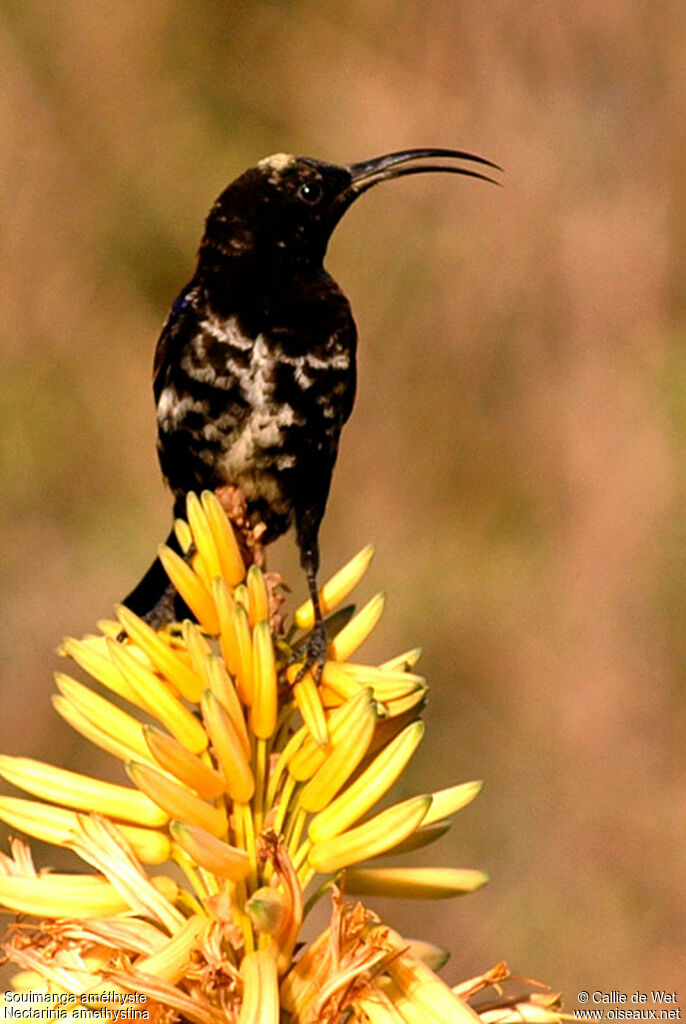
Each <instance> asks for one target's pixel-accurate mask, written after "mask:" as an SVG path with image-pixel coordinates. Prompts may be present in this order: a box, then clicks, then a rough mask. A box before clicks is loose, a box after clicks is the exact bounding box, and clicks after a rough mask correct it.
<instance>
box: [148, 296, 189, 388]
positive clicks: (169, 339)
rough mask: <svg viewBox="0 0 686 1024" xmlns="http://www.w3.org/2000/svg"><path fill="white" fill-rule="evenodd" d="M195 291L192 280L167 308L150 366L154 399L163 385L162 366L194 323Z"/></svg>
mask: <svg viewBox="0 0 686 1024" xmlns="http://www.w3.org/2000/svg"><path fill="white" fill-rule="evenodd" d="M194 293H195V286H194V282H193V281H191V283H190V284H188V285H186V287H185V288H184V289H183V290H182V291H181V292H180V293H179V294H178V295H177V297H176V299H175V300H174V302H173V303H172V307H171V309H170V310H169V313H168V315H167V319H166V320H165V321H164V324H163V326H162V332H161V334H160V336H159V339H158V342H157V345H156V346H155V358H154V360H153V367H152V384H153V390H154V392H155V401H158V400H159V397H160V392H161V390H162V388H163V387H164V383H163V379H162V377H163V374H162V368H163V367H164V366H166V364H167V363H168V361H169V359H170V358H172V359H173V358H174V350H175V349H176V348H177V347H178V346H179V344H182V343H183V340H184V339H185V337H186V335H187V332H188V329H189V327H191V326H194V325H195V323H196V314H195V310H194V308H193V296H194Z"/></svg>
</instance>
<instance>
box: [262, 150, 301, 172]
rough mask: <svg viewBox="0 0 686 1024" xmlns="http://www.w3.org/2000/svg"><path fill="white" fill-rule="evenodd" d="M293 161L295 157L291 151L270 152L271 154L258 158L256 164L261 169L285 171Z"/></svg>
mask: <svg viewBox="0 0 686 1024" xmlns="http://www.w3.org/2000/svg"><path fill="white" fill-rule="evenodd" d="M293 163H295V157H294V156H293V155H292V154H291V153H272V155H271V156H266V157H265V158H264V159H263V160H260V162H259V164H258V165H257V166H258V167H261V168H262V169H263V170H270V171H285V169H286V168H287V167H290V165H291V164H293Z"/></svg>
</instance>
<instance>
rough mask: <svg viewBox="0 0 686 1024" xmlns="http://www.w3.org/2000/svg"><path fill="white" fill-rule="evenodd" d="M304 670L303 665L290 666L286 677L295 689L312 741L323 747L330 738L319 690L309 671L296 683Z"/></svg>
mask: <svg viewBox="0 0 686 1024" xmlns="http://www.w3.org/2000/svg"><path fill="white" fill-rule="evenodd" d="M302 669H303V665H302V664H294V665H289V666H288V668H287V670H286V677H287V679H288V682H289V683H290V684H291V685H292V687H293V696H294V697H295V702H296V704H297V705H298V710H299V711H300V714H301V715H302V717H303V721H304V723H305V725H306V726H307V728H308V729H309V731H310V735H311V736H312V739H313V740H314V741H315V743H317V745H318V746H320V747H323V746H324V745H325V744H326V742H327V740H328V738H329V730H328V728H327V725H326V714H325V713H324V708H323V706H322V701H321V697H320V694H319V688H318V687H317V684H316V683H315V681H314V676H313V675H312V673H311V672H310V671H309V669H308V671H307V672H305V674H304V675H303V677H302V679H300V680H299V682H296V679H298V677H299V675H300V672H301V671H302Z"/></svg>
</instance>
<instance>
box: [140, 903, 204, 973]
mask: <svg viewBox="0 0 686 1024" xmlns="http://www.w3.org/2000/svg"><path fill="white" fill-rule="evenodd" d="M207 926H208V921H207V919H205V918H203V917H202V916H200V915H198V916H197V917H190V918H188V920H187V921H184V923H183V924H182V925H181V926H180V927H179V929H178V931H177V932H176V934H175V935H173V936H172V938H171V939H169V941H168V942H167V943H165V945H164V946H163V947H162V949H160V950H158V952H156V953H151V954H150V956H146V957H141V958H140V959H138V960H137V961H136V971H137V972H138V973H142V974H147V975H151V976H152V977H155V978H162V979H163V980H164V981H167V982H169V983H170V984H172V985H175V984H176V983H177V982H179V981H180V980H181V979H182V978H183V976H184V974H185V973H186V971H187V970H188V964H189V962H190V960H191V958H192V954H193V951H194V950H195V949H196V948H197V947H198V944H199V939H200V938H201V936H202V933H203V932H205V931H206V930H207Z"/></svg>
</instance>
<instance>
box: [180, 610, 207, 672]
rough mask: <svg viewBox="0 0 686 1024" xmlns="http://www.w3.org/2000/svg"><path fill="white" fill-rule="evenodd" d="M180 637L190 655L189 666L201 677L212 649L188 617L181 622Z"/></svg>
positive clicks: (198, 628)
mask: <svg viewBox="0 0 686 1024" xmlns="http://www.w3.org/2000/svg"><path fill="white" fill-rule="evenodd" d="M181 637H182V639H183V642H184V644H185V645H186V650H187V651H188V654H189V657H190V662H191V668H192V669H193V671H194V672H195V674H196V675H197V676H198V677H199V678H201V679H202V676H203V674H204V671H205V661H206V660H207V655H208V654H210V653H211V651H212V648H211V646H210V644H209V641H208V640H207V639H206V638H205V636H204V635H203V632H202V630H201V629H200V627H199V626H197V625H196V624H195V623H194V622H191V621H190V620H189V619H186V621H185V622H182V623H181Z"/></svg>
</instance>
